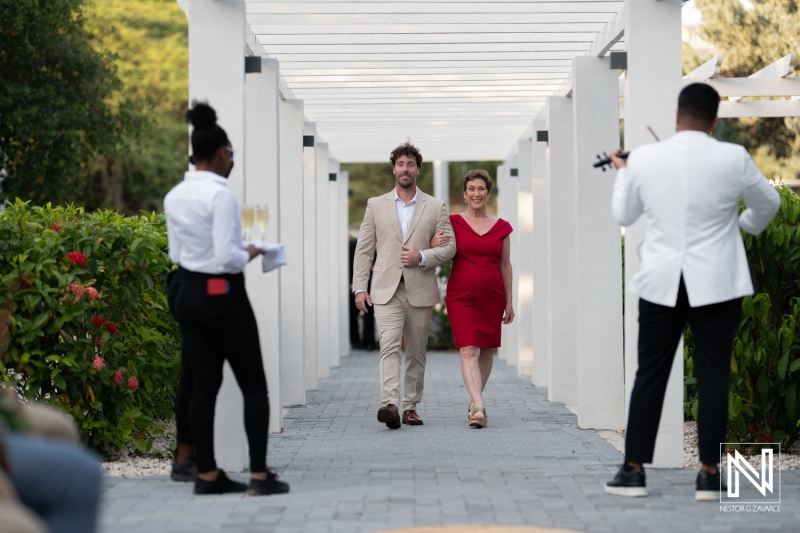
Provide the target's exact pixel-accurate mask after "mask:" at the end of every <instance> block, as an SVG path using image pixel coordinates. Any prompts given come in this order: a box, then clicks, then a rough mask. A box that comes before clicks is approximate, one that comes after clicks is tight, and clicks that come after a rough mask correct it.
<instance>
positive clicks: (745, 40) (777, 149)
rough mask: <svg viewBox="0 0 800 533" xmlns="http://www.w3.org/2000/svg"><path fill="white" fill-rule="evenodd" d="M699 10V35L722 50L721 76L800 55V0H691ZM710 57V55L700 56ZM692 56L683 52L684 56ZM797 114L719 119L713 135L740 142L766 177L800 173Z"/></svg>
mask: <svg viewBox="0 0 800 533" xmlns="http://www.w3.org/2000/svg"><path fill="white" fill-rule="evenodd" d="M695 5H696V6H697V8H698V9H699V10H700V12H701V13H702V15H703V21H704V26H703V27H702V29H701V35H702V36H703V37H704V38H705V39H706V40H707V41H709V42H711V43H714V44H715V45H716V46H717V47H718V48H719V50H720V51H721V52H722V53H723V54H724V57H723V63H722V72H721V75H722V76H723V77H747V76H749V75H750V74H752V73H754V72H756V71H757V70H759V69H761V68H763V67H765V66H767V65H768V64H770V63H772V62H773V61H776V60H777V59H780V58H781V57H783V56H785V55H788V54H789V53H792V52H793V53H795V54H800V2H797V0H752V8H745V6H744V5H742V3H741V2H739V0H695ZM702 59H708V58H702ZM687 60H688V61H689V62H693V61H696V59H695V58H693V57H692V55H691V54H684V61H685V62H686V61H687ZM799 134H800V119H797V118H744V119H724V120H721V121H720V123H719V125H718V129H717V131H716V133H715V136H716V137H718V138H720V139H723V140H727V141H731V142H735V143H738V144H742V145H744V146H745V147H746V148H747V149H748V151H750V153H751V154H753V156H754V158H755V159H756V162H757V163H758V164H759V166H760V167H761V168H762V170H763V171H764V172H765V174H767V175H768V176H770V177H776V178H777V177H791V178H794V177H797V176H798V175H800V135H799Z"/></svg>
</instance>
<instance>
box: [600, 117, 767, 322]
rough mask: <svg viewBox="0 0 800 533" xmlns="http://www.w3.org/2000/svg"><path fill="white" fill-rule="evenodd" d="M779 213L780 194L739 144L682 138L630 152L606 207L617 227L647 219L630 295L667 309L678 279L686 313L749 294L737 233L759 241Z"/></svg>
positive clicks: (695, 134)
mask: <svg viewBox="0 0 800 533" xmlns="http://www.w3.org/2000/svg"><path fill="white" fill-rule="evenodd" d="M739 198H742V199H744V203H745V206H746V209H745V211H744V212H743V213H742V214H741V216H737V214H738V210H739ZM779 208H780V196H779V195H778V192H777V191H776V190H775V189H774V188H773V187H772V186H771V185H770V184H769V183H768V182H767V180H766V179H765V178H764V175H763V174H761V172H760V171H759V170H758V167H756V165H755V163H753V160H752V159H751V158H750V155H749V154H748V153H747V151H746V150H745V149H744V148H743V147H741V146H739V145H736V144H731V143H724V142H719V141H717V140H716V139H713V138H711V137H709V136H708V135H706V134H705V133H703V132H700V131H680V132H678V133H676V134H675V135H674V136H672V137H671V138H670V139H667V140H665V141H662V142H659V143H655V144H649V145H646V146H642V147H640V148H637V149H636V150H633V151H632V152H631V154H630V156H629V157H628V162H627V168H622V169H620V170H619V171H618V172H617V178H616V181H615V182H614V195H613V201H612V210H613V213H614V218H615V219H616V221H617V222H618V223H619V224H621V225H622V226H629V225H631V224H633V223H634V222H636V220H637V219H638V218H639V217H640V216H641V215H642V213H644V214H645V216H646V218H647V231H646V233H645V237H644V241H643V243H642V246H641V249H640V259H641V268H640V270H639V272H637V273H636V274H635V275H634V277H633V280H632V283H631V286H630V287H629V288H630V289H631V290H632V291H633V292H635V293H636V294H638V295H639V297H640V298H643V299H644V300H647V301H648V302H652V303H655V304H660V305H665V306H668V307H675V305H676V302H677V299H678V287H679V286H680V278H681V274H683V281H684V283H685V284H686V292H687V293H688V296H689V305H691V306H692V307H699V306H702V305H709V304H714V303H719V302H724V301H727V300H732V299H734V298H739V297H741V296H747V295H750V294H753V282H752V281H751V279H750V270H749V268H748V265H747V256H746V254H745V248H744V243H743V242H742V236H741V233H740V228H741V230H744V231H746V232H747V233H751V234H753V235H758V234H759V233H761V232H762V231H764V229H765V228H766V227H767V226H768V225H769V223H770V221H771V220H772V217H774V216H775V213H777V212H778V209H779Z"/></svg>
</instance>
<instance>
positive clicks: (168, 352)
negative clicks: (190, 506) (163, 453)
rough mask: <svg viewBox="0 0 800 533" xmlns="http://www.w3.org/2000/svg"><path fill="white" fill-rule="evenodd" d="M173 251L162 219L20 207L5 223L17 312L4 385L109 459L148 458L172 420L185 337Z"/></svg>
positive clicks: (1, 234) (1, 218) (2, 264)
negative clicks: (133, 452) (172, 294)
mask: <svg viewBox="0 0 800 533" xmlns="http://www.w3.org/2000/svg"><path fill="white" fill-rule="evenodd" d="M166 248H167V237H166V229H165V219H164V216H163V215H158V216H157V215H155V214H152V215H148V216H142V217H124V216H122V215H119V214H118V213H116V212H113V211H98V212H94V213H90V214H87V213H84V212H83V209H80V208H76V207H72V206H68V207H51V206H50V205H49V204H48V205H47V206H45V207H32V206H30V205H29V204H28V203H26V202H22V201H21V200H17V201H16V203H15V204H13V205H10V206H8V208H7V209H6V211H5V212H3V213H0V257H2V260H0V276H1V277H2V286H3V287H5V288H6V289H7V290H8V293H7V295H5V294H0V299H7V300H9V301H10V308H11V309H10V311H11V320H10V325H9V335H8V347H7V349H6V351H5V355H4V356H3V360H2V362H3V367H4V372H2V375H0V379H2V380H3V381H5V382H8V383H10V384H12V385H13V386H14V387H16V388H17V390H18V391H20V393H22V394H24V395H25V396H27V397H30V398H37V399H39V400H44V401H46V402H49V403H51V404H54V405H57V406H58V407H60V408H61V409H63V410H64V411H66V412H68V413H70V414H71V415H72V416H74V417H75V419H76V420H77V422H78V424H79V426H80V429H81V434H82V436H83V439H84V440H85V442H86V444H87V445H88V446H90V447H91V448H93V449H95V450H97V451H98V452H100V453H102V454H104V455H112V454H114V453H115V452H117V451H118V450H120V448H122V447H123V446H125V445H126V444H128V443H133V444H134V448H135V449H138V450H141V451H146V450H149V447H150V445H151V440H150V439H149V437H150V436H151V435H152V431H153V427H154V425H153V421H154V420H158V419H164V418H167V417H169V416H171V411H172V405H173V401H174V389H175V387H176V384H177V381H178V373H179V367H180V337H179V333H178V330H177V324H176V323H175V322H174V321H173V319H172V318H171V316H170V315H169V314H168V312H167V301H166V294H165V291H166V274H167V273H168V272H169V270H170V269H171V268H172V266H171V262H170V260H169V257H168V256H167V253H166Z"/></svg>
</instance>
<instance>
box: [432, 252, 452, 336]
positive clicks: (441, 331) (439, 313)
mask: <svg viewBox="0 0 800 533" xmlns="http://www.w3.org/2000/svg"><path fill="white" fill-rule="evenodd" d="M452 271H453V262H452V261H448V262H447V263H445V264H443V265H442V266H441V268H440V269H439V272H438V273H437V276H438V277H439V280H438V281H439V286H440V287H441V286H442V285H445V286H446V285H447V280H448V278H450V273H451V272H452ZM428 349H429V350H441V351H453V350H455V349H456V341H455V339H453V330H452V328H451V327H450V317H449V316H448V315H447V306H446V305H445V303H444V298H443V299H442V303H440V304H439V305H437V306H435V307H434V308H433V313H432V315H431V326H430V328H429V330H428Z"/></svg>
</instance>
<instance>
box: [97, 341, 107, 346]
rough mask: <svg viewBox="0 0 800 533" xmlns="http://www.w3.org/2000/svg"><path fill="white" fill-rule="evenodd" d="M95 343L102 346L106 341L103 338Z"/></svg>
mask: <svg viewBox="0 0 800 533" xmlns="http://www.w3.org/2000/svg"><path fill="white" fill-rule="evenodd" d="M95 344H97V345H98V346H102V345H103V344H105V343H104V342H103V339H97V342H96V343H95Z"/></svg>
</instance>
